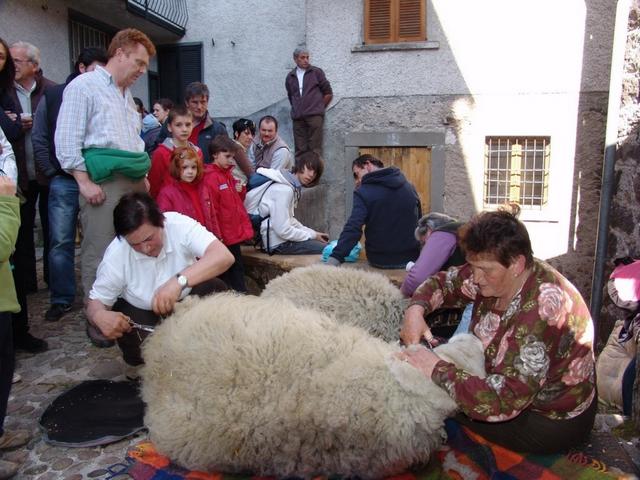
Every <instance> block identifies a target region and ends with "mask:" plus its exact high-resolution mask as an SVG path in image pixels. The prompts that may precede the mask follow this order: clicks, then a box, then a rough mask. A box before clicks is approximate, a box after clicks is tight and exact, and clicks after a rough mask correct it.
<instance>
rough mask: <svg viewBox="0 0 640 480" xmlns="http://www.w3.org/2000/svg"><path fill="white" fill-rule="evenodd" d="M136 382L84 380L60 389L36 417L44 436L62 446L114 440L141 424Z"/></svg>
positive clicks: (141, 406) (98, 443) (48, 441)
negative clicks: (65, 389)
mask: <svg viewBox="0 0 640 480" xmlns="http://www.w3.org/2000/svg"><path fill="white" fill-rule="evenodd" d="M139 387H140V386H139V384H138V383H136V382H129V381H126V382H114V381H111V380H87V381H84V382H82V383H80V384H79V385H76V386H75V387H73V388H71V389H69V390H67V391H66V392H64V393H62V394H61V395H60V396H59V397H58V398H56V399H55V400H54V401H53V402H51V405H49V406H48V407H47V409H46V410H45V411H44V413H43V414H42V416H41V417H40V426H41V427H42V429H43V431H44V440H45V442H47V443H50V444H52V445H58V446H63V447H93V446H96V445H105V444H107V443H112V442H116V441H118V440H120V439H122V438H125V437H128V436H129V435H133V434H134V433H136V432H138V431H140V430H142V429H143V428H144V424H143V417H144V403H143V402H142V398H140V392H139Z"/></svg>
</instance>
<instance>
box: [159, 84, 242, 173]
mask: <svg viewBox="0 0 640 480" xmlns="http://www.w3.org/2000/svg"><path fill="white" fill-rule="evenodd" d="M184 102H185V105H186V106H187V108H188V109H189V111H190V112H191V115H193V131H192V132H191V136H190V137H189V141H190V142H191V143H193V144H194V145H197V146H198V147H200V150H202V154H203V159H204V163H211V162H212V159H211V155H210V154H209V144H210V143H211V140H213V139H214V138H215V137H217V136H218V135H224V136H226V137H228V136H229V133H228V132H227V126H226V125H225V124H224V123H222V122H219V121H217V120H214V119H213V118H212V117H211V115H210V114H209V87H207V86H206V85H205V84H204V83H202V82H191V83H190V84H189V85H187V87H186V88H185V90H184ZM168 136H169V129H168V128H167V125H166V122H165V124H164V125H163V126H162V130H160V133H159V134H158V137H157V140H156V145H160V144H161V143H162V142H164V140H165V138H167V137H168ZM235 161H236V162H237V164H238V167H239V168H240V170H242V173H244V174H245V175H246V176H247V178H248V177H250V176H251V175H253V173H254V170H253V166H252V165H251V161H250V160H249V158H248V157H247V154H246V153H245V152H243V151H238V152H237V154H236V156H235Z"/></svg>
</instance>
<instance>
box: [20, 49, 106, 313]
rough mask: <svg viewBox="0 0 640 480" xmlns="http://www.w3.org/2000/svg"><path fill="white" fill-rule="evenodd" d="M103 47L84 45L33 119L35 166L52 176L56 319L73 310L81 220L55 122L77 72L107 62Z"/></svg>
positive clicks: (53, 304)
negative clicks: (59, 150) (59, 153)
mask: <svg viewBox="0 0 640 480" xmlns="http://www.w3.org/2000/svg"><path fill="white" fill-rule="evenodd" d="M107 60H108V58H107V52H106V51H105V50H104V49H103V48H93V47H89V48H84V49H83V50H82V51H81V52H80V55H79V56H78V60H77V61H76V64H75V69H74V72H73V73H72V74H71V75H69V77H67V81H66V82H65V83H64V85H56V86H54V87H49V88H47V89H46V90H45V92H44V97H43V100H42V101H41V102H40V104H39V105H38V108H37V110H36V114H35V117H34V119H33V131H32V134H31V140H32V143H33V155H34V158H35V162H36V167H37V168H38V170H39V171H40V172H42V173H43V174H44V175H45V176H46V177H47V178H48V179H49V210H48V211H49V258H48V260H49V274H50V275H51V278H54V279H55V281H54V282H52V283H51V284H50V285H49V294H50V299H51V300H50V301H51V307H50V308H49V309H48V310H47V312H46V313H45V315H44V318H45V320H47V321H50V322H54V321H57V320H60V318H61V317H62V316H63V315H64V314H65V313H67V312H68V311H69V310H71V305H72V304H73V301H74V298H75V295H76V275H75V266H74V265H75V261H74V259H75V243H76V242H75V239H76V225H77V219H78V211H79V203H78V195H79V193H80V192H79V190H78V183H77V182H76V180H75V178H73V175H70V174H69V173H67V172H65V171H64V170H62V167H60V162H58V159H57V158H56V148H55V143H54V138H55V131H56V121H57V120H58V112H59V111H60V105H62V93H63V91H64V89H65V88H66V86H67V85H68V84H69V83H70V82H71V80H73V79H74V78H76V77H77V76H78V75H80V74H82V73H85V72H90V71H93V69H95V67H96V65H101V66H104V65H105V64H106V63H107Z"/></svg>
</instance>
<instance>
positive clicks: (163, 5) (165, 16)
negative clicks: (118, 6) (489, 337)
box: [125, 0, 189, 37]
mask: <svg viewBox="0 0 640 480" xmlns="http://www.w3.org/2000/svg"><path fill="white" fill-rule="evenodd" d="M125 1H126V2H127V10H129V11H130V12H131V13H134V14H135V15H139V16H141V17H143V18H145V19H147V20H149V21H150V22H153V23H155V24H156V25H160V26H161V27H163V28H165V29H167V30H169V31H171V32H173V33H176V34H178V35H180V36H181V37H182V36H183V35H184V34H185V32H186V27H187V21H188V20H189V14H188V12H187V1H186V0H125Z"/></svg>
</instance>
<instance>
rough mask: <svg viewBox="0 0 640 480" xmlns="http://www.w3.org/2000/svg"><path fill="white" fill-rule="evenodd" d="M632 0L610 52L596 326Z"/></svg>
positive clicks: (620, 7)
mask: <svg viewBox="0 0 640 480" xmlns="http://www.w3.org/2000/svg"><path fill="white" fill-rule="evenodd" d="M629 2H630V0H618V4H617V7H616V20H615V30H614V34H613V48H612V53H611V77H610V80H609V106H608V108H607V129H606V134H605V144H604V163H603V165H602V187H601V189H600V210H599V212H598V237H597V241H596V254H595V261H594V265H593V282H592V283H591V304H590V306H589V310H590V311H591V317H592V318H593V322H594V324H595V328H596V336H595V338H596V339H597V338H598V336H597V335H598V333H597V331H598V324H599V323H600V310H601V309H602V290H603V287H604V282H605V279H604V269H605V264H606V261H607V244H608V235H609V210H610V209H611V201H612V198H613V188H614V179H615V176H614V170H615V163H616V145H617V143H618V117H619V115H620V100H621V98H622V74H623V69H624V53H625V49H626V45H627V31H628V23H629V9H630V3H629Z"/></svg>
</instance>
